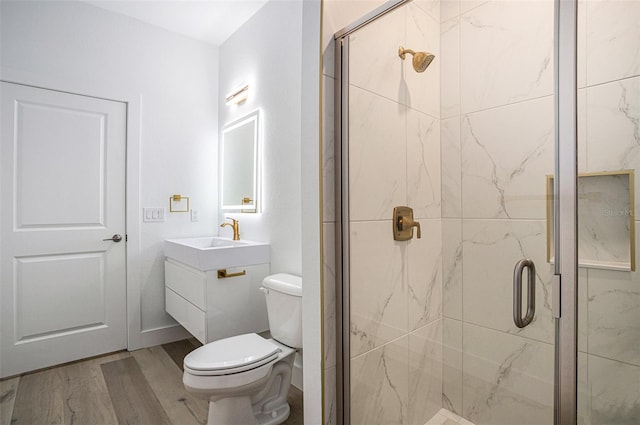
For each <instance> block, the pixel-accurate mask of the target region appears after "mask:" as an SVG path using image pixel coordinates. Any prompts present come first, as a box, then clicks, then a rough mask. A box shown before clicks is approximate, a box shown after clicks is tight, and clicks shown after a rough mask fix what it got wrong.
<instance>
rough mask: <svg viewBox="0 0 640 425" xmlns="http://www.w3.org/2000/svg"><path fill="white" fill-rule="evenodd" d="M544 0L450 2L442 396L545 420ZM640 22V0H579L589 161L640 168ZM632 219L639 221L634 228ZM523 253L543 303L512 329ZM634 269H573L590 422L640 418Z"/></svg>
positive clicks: (502, 416) (490, 412)
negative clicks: (514, 286)
mask: <svg viewBox="0 0 640 425" xmlns="http://www.w3.org/2000/svg"><path fill="white" fill-rule="evenodd" d="M516 5H517V6H516ZM550 7H552V2H548V1H544V0H543V1H525V2H510V3H509V2H506V1H485V2H474V4H470V3H469V2H464V1H456V0H443V1H442V4H441V12H442V23H441V43H442V44H441V51H442V56H443V58H442V69H441V73H442V76H443V77H442V85H441V98H442V118H443V120H442V121H441V144H442V146H441V152H442V170H443V174H442V195H443V199H442V214H443V224H442V228H443V245H442V249H443V258H442V261H443V282H444V283H443V288H444V289H443V290H444V294H443V314H444V325H443V329H444V331H443V341H444V347H443V352H444V359H445V360H444V366H443V407H446V408H448V409H449V410H451V411H453V412H456V413H458V414H461V415H463V416H464V417H465V418H467V419H469V420H471V421H472V422H474V423H477V424H483V423H491V424H499V423H504V424H515V423H551V422H552V420H551V418H552V416H551V415H552V405H553V400H552V399H551V398H550V394H552V387H553V386H552V380H553V345H552V344H553V322H552V320H551V314H550V302H551V300H550V292H549V289H550V287H549V283H550V278H551V273H552V270H551V268H550V267H549V265H548V264H547V263H546V261H545V254H546V252H545V244H546V236H545V226H546V223H545V211H544V205H545V199H544V195H545V188H544V175H545V174H550V173H551V172H552V169H553V152H552V150H553V117H552V114H553V104H552V102H553V99H552V97H551V96H550V95H551V94H552V89H553V88H552V85H551V84H552V81H551V80H552V69H553V63H552V56H550V53H551V52H552V44H551V43H552V41H553V40H552V34H553V28H552V25H553V11H552V10H551V9H550ZM521 13H522V15H521ZM638 22H640V3H639V2H634V1H617V2H616V1H602V0H598V1H592V0H588V1H582V2H581V3H580V8H579V68H580V69H579V73H578V81H579V86H580V90H579V93H578V98H579V126H578V128H579V150H580V152H579V167H580V172H594V171H613V170H622V169H636V172H637V169H638V168H640V126H639V124H638V123H639V122H640V85H639V84H640V78H639V74H640V43H639V42H638V40H640V27H639V26H638V24H637V23H638ZM635 190H636V193H635V201H636V205H635V210H637V208H638V202H639V201H638V200H639V199H640V198H639V194H640V193H639V192H638V190H639V189H638V185H637V184H636V189H635ZM629 214H632V211H629ZM636 218H637V216H636ZM637 229H638V221H636V240H639V239H638V230H637ZM636 255H637V253H636ZM525 256H526V257H531V258H532V259H534V261H535V263H536V265H537V275H538V276H537V282H538V287H537V300H538V305H537V317H536V320H535V321H534V323H533V324H532V325H530V326H529V327H527V328H525V329H523V330H519V329H518V328H515V327H514V326H513V324H512V321H511V320H510V313H511V290H510V288H509V287H508V286H509V285H510V277H509V275H510V273H511V270H512V268H513V264H514V263H515V261H516V260H517V258H522V257H525ZM636 262H637V261H636ZM638 276H639V273H638V272H625V271H612V270H601V269H592V268H589V269H587V268H581V269H580V273H579V285H581V287H583V288H584V289H583V290H580V289H579V291H580V292H579V350H580V356H579V374H580V376H579V423H581V424H594V425H595V424H609V423H616V424H632V423H637V422H638V421H639V420H640V402H639V401H638V400H640V386H639V385H638V382H640V375H639V372H640V369H639V368H638V366H639V364H638V359H639V358H640V356H639V353H638V347H640V297H639V295H640V284H639V282H640V278H639V277H638ZM505 285H506V286H505ZM463 366H464V367H463ZM541 395H543V397H541ZM518 412H519V413H518ZM514 413H517V415H516V416H513V415H514ZM523 417H525V418H528V419H526V420H524V422H523V419H522V418H523Z"/></svg>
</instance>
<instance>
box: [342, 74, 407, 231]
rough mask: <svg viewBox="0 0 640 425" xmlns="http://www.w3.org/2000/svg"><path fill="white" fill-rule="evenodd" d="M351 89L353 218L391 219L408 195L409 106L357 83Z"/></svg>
mask: <svg viewBox="0 0 640 425" xmlns="http://www.w3.org/2000/svg"><path fill="white" fill-rule="evenodd" d="M349 93H350V100H349V102H350V106H349V108H350V111H351V112H350V119H349V134H350V139H349V158H350V160H349V185H350V190H349V196H350V199H349V207H350V216H351V220H355V221H357V220H384V219H390V218H391V213H392V211H393V207H395V206H396V205H405V202H406V199H407V173H406V164H407V162H406V161H407V159H406V128H405V122H406V108H405V107H403V106H400V105H398V104H397V103H394V102H392V101H390V100H388V99H385V98H383V97H380V96H378V95H375V94H372V93H369V92H367V91H364V90H361V89H358V88H357V87H354V86H351V88H350V90H349ZM374 188H375V190H374Z"/></svg>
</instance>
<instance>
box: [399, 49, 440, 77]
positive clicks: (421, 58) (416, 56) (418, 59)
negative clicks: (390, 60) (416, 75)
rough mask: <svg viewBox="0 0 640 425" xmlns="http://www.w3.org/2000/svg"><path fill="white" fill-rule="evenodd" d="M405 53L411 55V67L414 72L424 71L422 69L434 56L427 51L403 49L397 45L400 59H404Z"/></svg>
mask: <svg viewBox="0 0 640 425" xmlns="http://www.w3.org/2000/svg"><path fill="white" fill-rule="evenodd" d="M407 53H409V54H411V55H412V56H413V61H412V62H413V69H414V70H415V71H416V72H424V70H425V69H427V67H428V66H429V65H430V64H431V61H432V60H433V59H434V58H435V55H432V54H431V53H428V52H414V51H413V50H411V49H405V48H404V47H402V46H400V47H398V56H400V59H404V58H405V55H406V54H407Z"/></svg>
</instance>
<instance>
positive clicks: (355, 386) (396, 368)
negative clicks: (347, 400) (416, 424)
mask: <svg viewBox="0 0 640 425" xmlns="http://www.w3.org/2000/svg"><path fill="white" fill-rule="evenodd" d="M408 343H409V338H408V336H407V335H405V336H403V337H402V338H400V339H397V340H395V341H393V342H392V343H389V344H385V345H384V346H382V347H379V348H376V349H374V350H372V351H370V352H368V353H365V354H362V355H360V356H357V357H355V358H353V359H352V360H351V381H352V384H351V423H352V424H362V425H377V424H380V425H383V424H390V423H393V424H407V423H408V417H407V413H408V410H407V409H408V406H407V403H408V389H409V385H408V381H409V376H408V373H409V368H408V356H407V354H408Z"/></svg>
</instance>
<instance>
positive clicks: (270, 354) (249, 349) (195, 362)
mask: <svg viewBox="0 0 640 425" xmlns="http://www.w3.org/2000/svg"><path fill="white" fill-rule="evenodd" d="M280 351H281V349H280V347H278V346H277V345H276V344H274V343H272V342H271V341H269V340H266V339H264V338H262V337H261V336H259V335H258V334H255V333H252V334H244V335H237V336H234V337H230V338H225V339H221V340H218V341H214V342H211V343H209V344H206V345H203V346H202V347H200V348H197V349H195V350H194V351H192V352H191V353H189V354H188V355H187V356H186V357H185V358H184V369H185V371H188V372H189V373H191V374H193V375H201V376H217V375H230V374H235V373H240V372H244V371H247V370H250V369H254V368H257V367H259V366H262V365H265V364H267V363H270V362H272V361H275V360H277V359H278V356H279V353H280Z"/></svg>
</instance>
